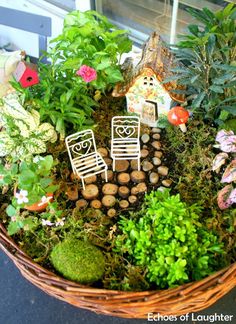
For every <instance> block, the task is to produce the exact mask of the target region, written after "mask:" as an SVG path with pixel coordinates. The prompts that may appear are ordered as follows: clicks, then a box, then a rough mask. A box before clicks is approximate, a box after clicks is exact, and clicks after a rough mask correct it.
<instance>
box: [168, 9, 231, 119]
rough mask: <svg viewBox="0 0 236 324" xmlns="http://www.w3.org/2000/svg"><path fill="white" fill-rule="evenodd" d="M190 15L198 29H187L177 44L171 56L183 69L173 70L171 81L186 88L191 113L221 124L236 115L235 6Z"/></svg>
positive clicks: (196, 11)
mask: <svg viewBox="0 0 236 324" xmlns="http://www.w3.org/2000/svg"><path fill="white" fill-rule="evenodd" d="M189 12H190V14H192V16H194V18H195V19H196V20H197V21H198V22H199V25H192V24H191V25H189V26H188V29H189V32H190V34H188V35H183V36H182V37H181V38H182V40H181V41H180V42H179V43H178V44H177V49H176V50H174V53H175V54H176V59H177V61H181V62H182V63H183V64H184V66H183V67H181V68H177V69H175V72H176V75H175V76H174V77H172V79H173V78H174V79H175V80H176V82H178V84H181V85H184V86H186V87H187V89H186V95H187V97H188V99H189V101H188V108H189V109H190V110H193V112H194V113H195V114H196V115H198V116H199V115H200V116H201V117H205V118H208V119H210V120H214V121H216V122H217V123H219V124H221V123H222V122H223V121H226V120H231V119H232V118H233V116H235V114H236V109H235V99H236V90H235V84H236V66H235V65H236V51H235V47H236V24H235V18H236V6H235V4H233V3H232V4H229V5H228V6H226V7H225V8H224V9H222V10H220V11H218V12H216V13H213V12H211V11H210V10H209V9H207V8H204V9H203V10H197V9H189ZM173 71H174V70H173ZM165 82H168V79H167V80H165ZM227 123H228V122H226V125H227Z"/></svg>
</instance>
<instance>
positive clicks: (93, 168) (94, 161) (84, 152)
mask: <svg viewBox="0 0 236 324" xmlns="http://www.w3.org/2000/svg"><path fill="white" fill-rule="evenodd" d="M65 141H66V147H67V150H68V154H69V157H70V162H71V166H72V170H73V172H74V173H75V174H77V175H78V176H79V177H80V178H81V180H82V184H83V189H85V185H84V178H87V177H90V176H92V175H95V174H98V173H101V172H105V179H106V182H107V164H106V163H105V161H104V160H103V158H102V157H101V155H100V154H99V153H98V152H97V148H96V143H95V139H94V134H93V131H92V130H91V129H88V130H85V131H82V132H78V133H75V134H72V135H70V136H67V137H66V140H65Z"/></svg>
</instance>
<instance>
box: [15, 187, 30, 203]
mask: <svg viewBox="0 0 236 324" xmlns="http://www.w3.org/2000/svg"><path fill="white" fill-rule="evenodd" d="M27 196H28V191H27V190H20V192H17V193H16V194H15V197H16V198H17V204H19V205H20V204H23V203H27V202H28V201H29V199H28V198H27Z"/></svg>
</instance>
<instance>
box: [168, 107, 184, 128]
mask: <svg viewBox="0 0 236 324" xmlns="http://www.w3.org/2000/svg"><path fill="white" fill-rule="evenodd" d="M167 118H168V121H169V123H171V124H172V125H175V126H179V127H180V129H181V130H182V132H183V133H185V132H186V131H187V127H186V125H185V123H186V122H187V121H188V118H189V112H188V111H187V110H186V109H184V108H183V107H180V106H176V107H173V108H172V109H170V111H169V112H168V115H167Z"/></svg>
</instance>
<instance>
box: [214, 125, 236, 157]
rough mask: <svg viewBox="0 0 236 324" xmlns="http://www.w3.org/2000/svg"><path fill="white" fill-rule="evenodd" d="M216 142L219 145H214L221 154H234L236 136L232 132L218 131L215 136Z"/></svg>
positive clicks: (235, 150)
mask: <svg viewBox="0 0 236 324" xmlns="http://www.w3.org/2000/svg"><path fill="white" fill-rule="evenodd" d="M216 141H217V142H218V143H220V144H217V145H214V146H215V147H217V148H220V149H221V151H223V152H232V153H233V152H236V135H234V132H233V131H226V130H224V129H222V130H220V131H219V132H218V133H217V135H216Z"/></svg>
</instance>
